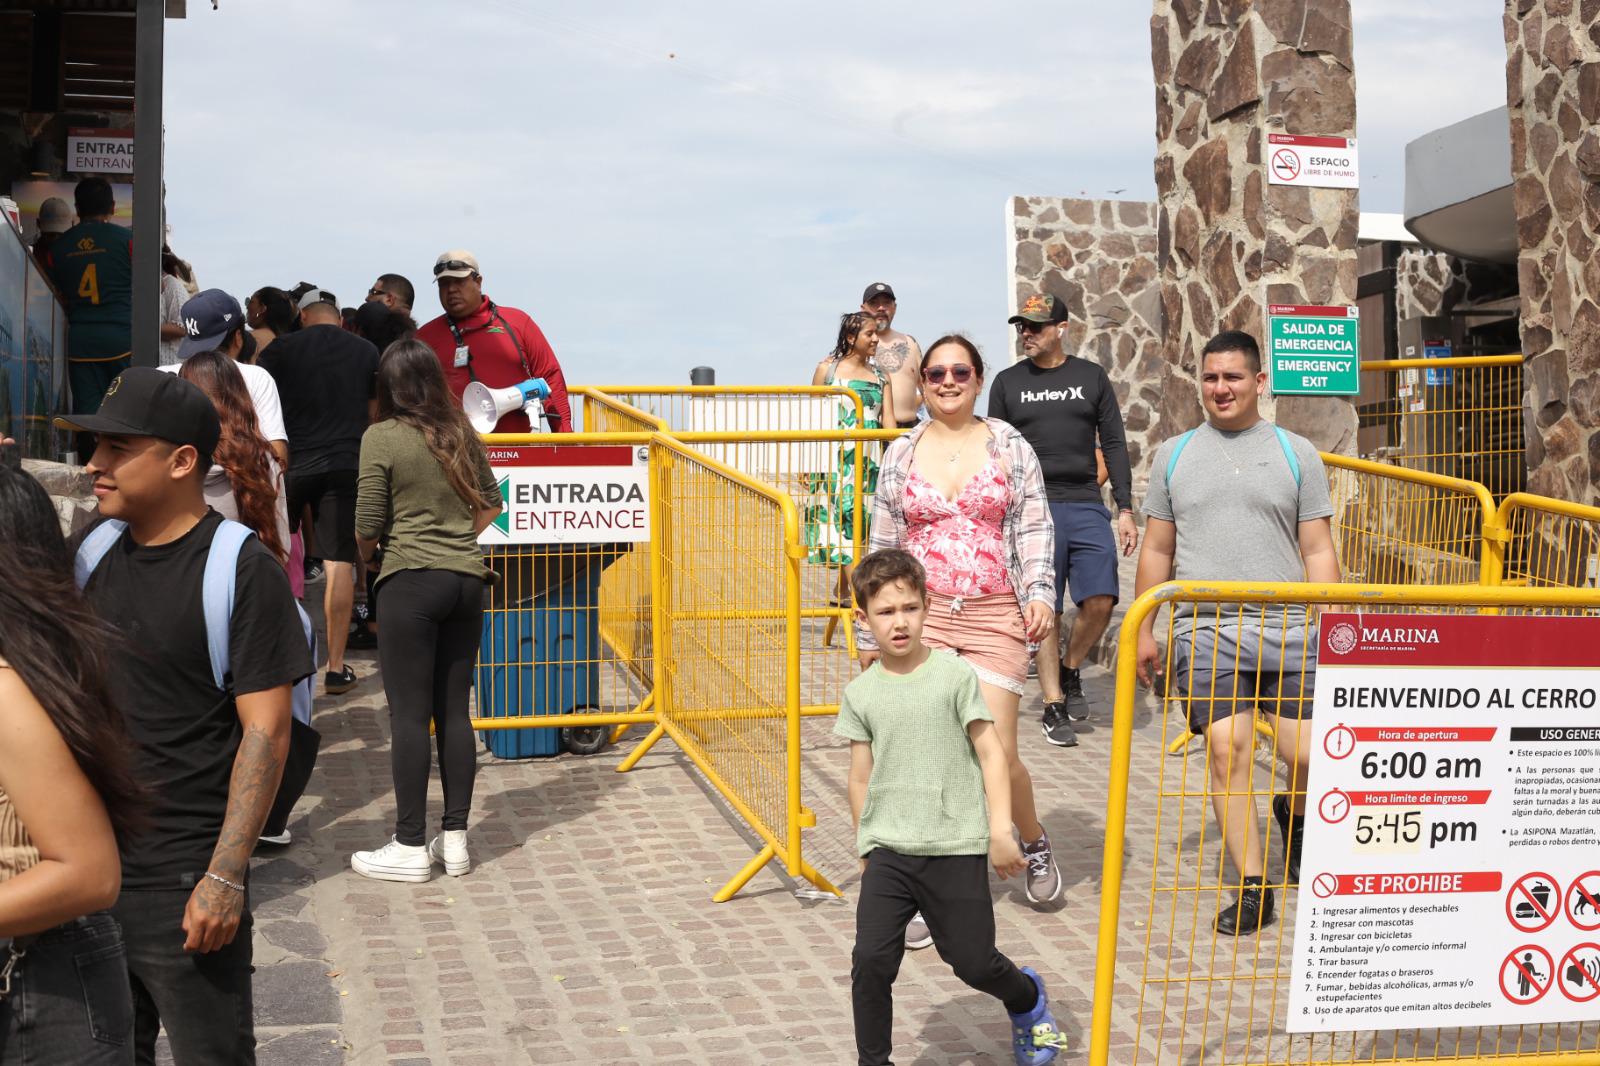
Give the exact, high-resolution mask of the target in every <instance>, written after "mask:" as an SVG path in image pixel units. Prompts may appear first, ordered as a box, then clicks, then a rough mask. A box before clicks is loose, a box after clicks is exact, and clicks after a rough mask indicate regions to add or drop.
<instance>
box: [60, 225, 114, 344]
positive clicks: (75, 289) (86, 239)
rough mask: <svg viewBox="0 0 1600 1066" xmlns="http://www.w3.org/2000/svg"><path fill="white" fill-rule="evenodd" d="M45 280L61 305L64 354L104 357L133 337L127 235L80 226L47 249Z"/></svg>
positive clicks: (106, 227) (109, 228) (109, 227)
mask: <svg viewBox="0 0 1600 1066" xmlns="http://www.w3.org/2000/svg"><path fill="white" fill-rule="evenodd" d="M50 278H51V280H52V281H54V282H55V283H56V288H57V289H59V290H60V291H61V298H62V299H63V300H65V301H66V306H67V325H68V330H67V354H68V356H70V357H72V358H74V359H82V358H110V357H114V356H118V355H121V354H123V353H124V352H127V351H128V350H129V349H130V348H131V347H132V346H133V343H132V336H133V234H132V233H131V232H130V231H129V230H128V229H127V228H126V227H125V226H118V225H116V224H115V223H111V222H80V223H78V224H77V225H76V226H73V227H72V228H71V229H69V230H67V232H65V233H63V234H62V235H61V236H60V237H58V238H56V242H55V243H54V244H53V245H51V246H50Z"/></svg>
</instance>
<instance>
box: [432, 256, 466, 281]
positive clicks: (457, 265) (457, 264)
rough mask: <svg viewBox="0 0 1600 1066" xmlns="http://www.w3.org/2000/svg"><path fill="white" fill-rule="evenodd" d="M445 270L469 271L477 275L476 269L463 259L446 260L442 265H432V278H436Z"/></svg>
mask: <svg viewBox="0 0 1600 1066" xmlns="http://www.w3.org/2000/svg"><path fill="white" fill-rule="evenodd" d="M446 270H470V271H472V272H473V273H477V268H476V267H474V266H473V265H472V264H471V263H469V262H467V261H466V260H464V259H446V260H445V261H444V262H442V263H435V264H433V276H434V277H438V276H439V275H440V274H443V273H444V272H445V271H446Z"/></svg>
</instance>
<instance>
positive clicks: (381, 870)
mask: <svg viewBox="0 0 1600 1066" xmlns="http://www.w3.org/2000/svg"><path fill="white" fill-rule="evenodd" d="M350 868H351V869H352V870H354V871H355V872H356V873H358V874H360V875H361V876H362V877H370V878H372V879H373V880H375V881H426V880H428V879H429V878H431V877H432V876H433V866H432V864H431V863H429V862H428V849H427V848H425V847H423V846H422V845H421V844H402V843H400V841H398V840H395V839H394V838H392V837H391V838H390V840H389V843H387V844H385V845H384V846H383V847H381V848H379V849H377V850H376V851H358V852H356V853H355V854H354V855H352V856H350Z"/></svg>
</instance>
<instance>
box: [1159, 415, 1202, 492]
mask: <svg viewBox="0 0 1600 1066" xmlns="http://www.w3.org/2000/svg"><path fill="white" fill-rule="evenodd" d="M1199 428H1200V427H1199V426H1196V427H1195V428H1194V429H1191V430H1189V432H1187V433H1180V434H1178V443H1176V444H1174V445H1173V446H1172V458H1170V459H1168V460H1167V487H1168V488H1171V487H1172V472H1173V471H1174V470H1176V469H1178V456H1180V455H1182V454H1183V450H1184V449H1185V448H1187V447H1188V446H1189V441H1190V440H1192V439H1193V438H1194V435H1195V432H1196V431H1197V430H1198V429H1199Z"/></svg>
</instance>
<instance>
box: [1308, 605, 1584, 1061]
mask: <svg viewBox="0 0 1600 1066" xmlns="http://www.w3.org/2000/svg"><path fill="white" fill-rule="evenodd" d="M1320 639H1321V641H1322V646H1321V649H1320V651H1321V654H1320V656H1319V662H1318V665H1317V687H1316V694H1315V696H1314V700H1313V707H1314V711H1315V713H1314V714H1313V716H1312V719H1311V723H1312V749H1311V750H1312V758H1311V774H1310V780H1309V781H1308V783H1307V788H1306V823H1305V825H1306V828H1305V843H1304V845H1303V847H1304V852H1303V854H1304V859H1303V861H1302V865H1301V868H1300V887H1299V898H1298V902H1297V904H1296V914H1295V930H1294V960H1293V964H1292V967H1291V982H1292V983H1291V985H1290V990H1289V1022H1288V1030H1289V1031H1290V1032H1295V1033H1306V1032H1331V1031H1343V1030H1349V1029H1413V1028H1432V1027H1438V1026H1483V1025H1541V1024H1545V1023H1549V1022H1564V1021H1582V1020H1592V1019H1594V1018H1596V1017H1600V1012H1597V1008H1600V692H1597V690H1596V686H1595V676H1596V675H1595V670H1596V667H1600V618H1586V617H1533V618H1529V617H1513V616H1506V615H1494V616H1491V615H1480V616H1456V615H1399V614H1394V615H1387V614H1386V615H1357V614H1324V615H1323V616H1322V623H1321V636H1320Z"/></svg>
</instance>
